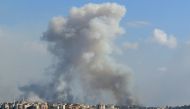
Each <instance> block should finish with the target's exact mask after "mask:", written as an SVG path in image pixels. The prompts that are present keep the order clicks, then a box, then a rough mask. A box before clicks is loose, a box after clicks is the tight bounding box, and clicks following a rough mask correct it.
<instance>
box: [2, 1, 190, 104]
mask: <svg viewBox="0 0 190 109" xmlns="http://www.w3.org/2000/svg"><path fill="white" fill-rule="evenodd" d="M103 2H116V3H118V4H121V5H124V6H125V7H126V8H127V13H126V15H125V16H124V18H123V19H122V21H121V25H122V27H123V28H124V30H125V34H124V35H122V36H121V37H118V40H117V42H116V43H117V45H118V46H120V47H121V49H122V50H123V51H122V52H120V51H118V53H117V54H116V56H115V57H116V58H117V59H118V61H120V62H121V63H124V64H126V66H128V67H129V68H130V69H131V70H132V72H133V78H134V80H133V82H134V93H135V94H136V95H137V97H138V98H139V100H140V102H141V103H142V104H145V105H182V104H188V103H189V102H190V87H188V86H189V85H188V84H189V83H190V79H189V77H190V31H189V29H190V22H189V19H190V11H189V10H190V7H189V6H190V1H187V0H181V1H180V0H157V1H156V0H154V1H153V0H115V1H114V0H80V1H79V0H78V1H76V0H41V1H39V0H30V1H29V0H17V1H15V2H13V1H11V0H4V1H3V0H2V1H0V101H5V100H12V99H13V98H14V97H17V96H18V95H19V94H20V92H19V90H18V89H17V87H19V86H22V85H25V84H28V83H31V82H32V81H41V80H42V81H45V77H44V76H43V75H45V74H47V72H49V70H50V69H48V67H49V66H50V65H51V62H52V60H53V57H52V56H51V54H50V53H49V52H48V51H47V50H46V43H45V42H43V41H41V40H40V38H41V37H42V34H43V32H44V31H45V30H46V29H47V26H48V22H49V21H50V19H52V17H55V16H67V15H68V13H69V9H70V8H71V7H79V6H83V5H84V4H86V3H103Z"/></svg>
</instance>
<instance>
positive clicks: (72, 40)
mask: <svg viewBox="0 0 190 109" xmlns="http://www.w3.org/2000/svg"><path fill="white" fill-rule="evenodd" d="M125 12H126V9H125V7H123V6H121V5H118V4H115V3H104V4H87V5H85V6H83V7H81V8H76V7H74V8H72V9H71V11H70V14H69V16H68V17H55V18H53V20H52V21H51V22H50V24H49V27H48V30H47V31H46V32H45V33H44V35H43V40H45V41H47V42H49V50H50V52H51V53H52V54H54V55H55V56H56V57H57V59H58V62H57V64H56V66H55V69H56V70H55V72H54V73H53V74H52V81H51V83H48V84H46V85H42V84H31V85H29V86H25V87H22V88H21V90H22V91H24V92H25V94H28V93H30V92H32V93H35V94H36V95H38V96H39V97H40V98H43V99H46V100H51V101H60V100H63V101H66V102H82V103H99V102H103V103H117V104H133V103H134V100H133V97H132V95H131V94H130V91H129V79H130V74H129V72H128V70H127V69H126V68H125V67H124V66H123V65H121V64H118V63H116V62H115V60H114V59H113V57H112V54H113V52H114V48H116V45H114V39H115V38H117V36H118V35H120V34H122V33H123V30H122V28H121V27H120V25H119V23H120V20H121V18H122V17H123V16H124V14H125Z"/></svg>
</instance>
